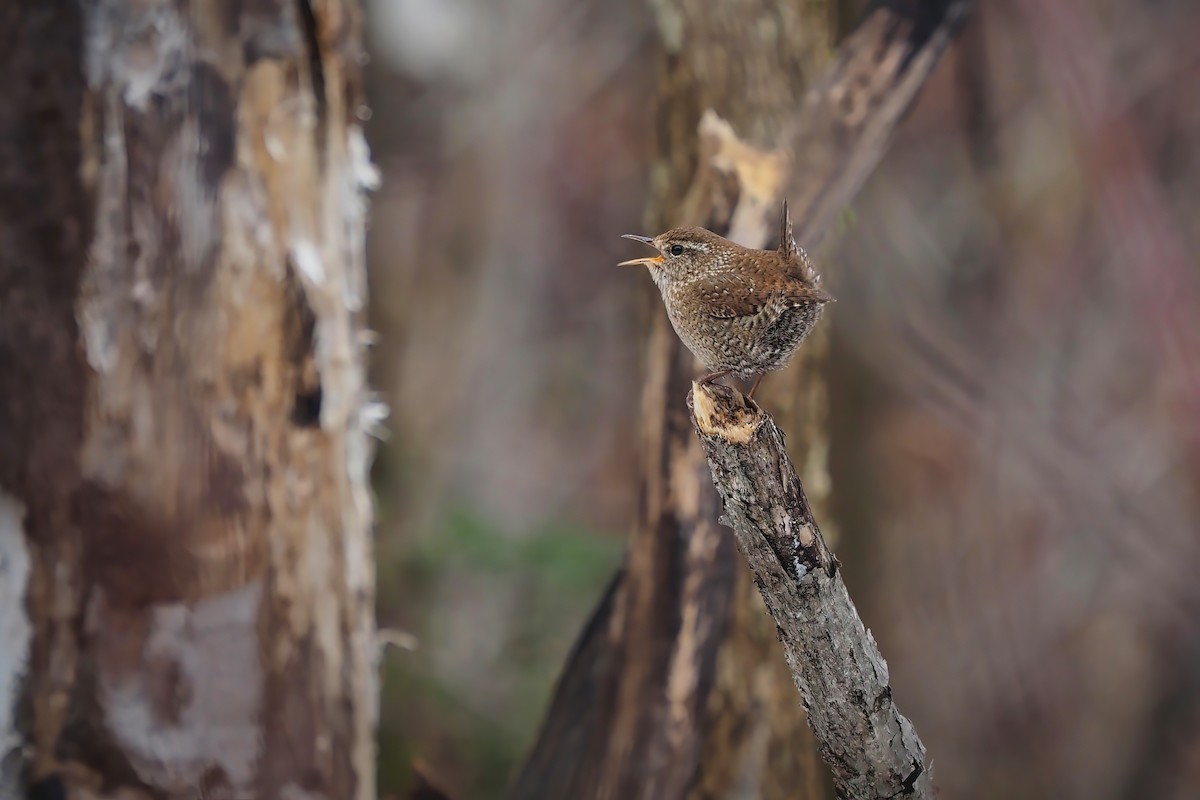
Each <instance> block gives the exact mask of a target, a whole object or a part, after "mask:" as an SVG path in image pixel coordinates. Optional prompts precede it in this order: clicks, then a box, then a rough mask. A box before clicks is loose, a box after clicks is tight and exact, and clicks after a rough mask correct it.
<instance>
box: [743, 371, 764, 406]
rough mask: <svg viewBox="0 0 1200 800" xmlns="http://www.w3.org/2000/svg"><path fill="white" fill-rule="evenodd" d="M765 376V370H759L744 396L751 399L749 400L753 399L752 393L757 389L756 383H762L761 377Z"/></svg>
mask: <svg viewBox="0 0 1200 800" xmlns="http://www.w3.org/2000/svg"><path fill="white" fill-rule="evenodd" d="M765 377H767V373H765V372H760V373H759V374H758V377H757V378H755V379H754V385H753V386H751V387H750V391H749V392H747V393H746V397H747V398H749V399H751V400H753V399H754V393H755V392H756V391H758V385H759V384H760V383H762V379H763V378H765Z"/></svg>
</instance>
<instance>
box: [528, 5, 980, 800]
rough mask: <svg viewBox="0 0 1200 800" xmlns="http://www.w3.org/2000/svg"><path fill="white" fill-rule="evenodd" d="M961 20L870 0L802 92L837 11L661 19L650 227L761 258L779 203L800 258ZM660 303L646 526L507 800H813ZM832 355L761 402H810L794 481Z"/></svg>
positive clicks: (811, 761) (799, 434) (799, 738)
mask: <svg viewBox="0 0 1200 800" xmlns="http://www.w3.org/2000/svg"><path fill="white" fill-rule="evenodd" d="M969 5H970V3H969V2H966V1H965V0H963V1H961V2H946V1H944V0H943V1H934V2H924V3H922V2H908V3H895V2H890V3H878V4H876V5H875V6H873V7H872V9H871V10H870V11H869V12H868V14H867V16H866V18H865V19H864V21H863V23H862V24H861V25H860V27H859V28H858V30H857V31H856V32H855V33H853V34H852V35H851V36H850V37H849V38H848V39H847V41H846V42H845V43H844V44H843V45H842V48H841V50H840V51H839V52H838V53H837V54H836V55H835V57H834V58H833V60H832V62H831V66H830V67H829V68H828V70H827V71H826V72H825V73H824V75H823V76H821V77H820V78H819V79H818V80H816V81H813V82H812V84H811V88H810V89H809V90H808V91H807V93H806V92H805V85H806V80H805V77H806V76H807V75H811V74H812V72H813V70H814V67H815V66H816V65H817V64H819V63H820V62H821V61H823V60H824V52H823V51H824V49H826V48H827V46H828V38H829V34H828V30H829V29H828V27H827V26H828V24H832V22H833V18H832V16H830V17H829V18H828V20H826V21H825V22H824V23H818V24H817V25H814V23H813V19H814V16H816V15H814V14H813V13H812V11H813V8H814V7H813V6H810V5H809V4H805V3H801V2H797V1H796V0H737V1H733V0H731V1H730V2H724V3H720V4H711V3H702V2H688V1H687V0H682V1H676V2H668V1H666V0H663V1H662V2H656V3H654V4H653V7H654V9H655V12H656V15H657V21H658V26H659V33H660V37H661V40H662V46H663V51H664V52H663V55H662V57H661V62H660V63H661V68H660V87H661V89H660V95H661V97H660V108H659V114H658V117H659V124H658V129H659V133H660V145H659V146H660V156H661V162H660V164H658V165H657V167H656V170H655V176H656V179H657V197H656V199H655V201H654V202H653V203H652V209H651V211H650V213H649V214H648V215H647V217H648V219H647V223H648V224H647V231H648V232H657V231H659V230H662V229H664V228H666V227H669V226H671V225H675V224H699V225H704V226H705V227H708V228H710V229H711V230H714V231H717V232H721V233H725V234H727V235H729V236H730V238H733V239H735V240H737V241H739V242H741V243H743V244H746V245H749V246H759V247H761V246H765V245H767V244H769V241H768V237H769V235H770V232H772V231H774V230H775V229H776V225H777V222H778V216H777V215H778V213H779V204H780V200H781V199H782V197H783V196H784V195H785V194H786V195H787V196H788V198H789V200H790V202H791V203H792V208H793V213H794V215H795V219H796V220H797V221H798V222H799V225H798V226H797V228H796V233H797V237H798V239H799V241H800V242H801V243H802V244H803V245H805V246H808V247H811V246H812V245H813V244H814V243H815V242H816V241H818V240H819V239H820V238H821V236H822V235H823V234H825V233H826V232H827V231H828V230H829V228H830V227H831V225H832V222H833V219H834V215H835V214H836V212H837V211H838V210H839V209H840V208H841V207H842V205H844V203H846V202H847V201H848V200H849V198H850V197H851V195H852V194H853V192H854V190H855V189H856V188H857V187H858V186H859V185H861V183H862V181H863V180H865V178H866V176H867V175H868V174H869V173H870V170H871V169H872V167H873V166H874V164H875V163H876V162H877V160H878V158H879V157H880V155H881V154H882V152H883V149H884V147H885V145H886V142H887V139H888V135H889V133H890V131H891V130H892V129H893V128H894V126H895V125H896V124H897V122H898V121H899V118H900V115H901V114H902V113H903V111H904V110H905V109H906V108H907V107H908V105H909V103H910V102H911V100H912V98H913V97H914V95H915V93H916V92H917V90H918V89H919V88H920V86H921V84H922V83H923V81H924V80H925V78H926V77H927V76H928V74H929V71H930V70H931V69H932V66H933V65H934V63H936V61H937V59H938V57H939V56H940V54H941V53H942V52H943V51H944V49H945V46H946V43H947V40H948V38H949V36H950V33H951V31H952V30H953V29H954V27H955V26H956V25H957V23H958V22H959V20H960V18H961V16H962V15H963V13H964V12H965V10H966V8H967V7H968V6H969ZM710 111H711V112H715V113H711V114H706V112H710ZM702 116H703V118H704V122H703V123H702V122H701V119H702ZM698 126H699V128H700V132H701V135H700V136H697V128H698ZM653 303H654V307H655V312H654V319H653V323H652V325H651V334H650V343H649V348H648V353H649V355H648V364H647V373H648V378H647V382H646V390H645V394H644V396H643V413H644V423H643V425H644V429H643V435H642V439H643V447H644V453H645V461H644V463H643V465H642V485H641V490H640V514H639V517H640V518H639V522H638V525H637V528H636V529H635V531H634V534H633V537H632V540H631V544H630V550H629V554H628V556H627V559H626V563H625V566H624V568H623V570H622V572H621V573H620V575H618V577H617V578H616V579H615V581H614V584H613V586H612V587H611V589H610V591H609V592H608V593H607V594H606V597H605V599H604V601H603V603H602V604H601V606H600V607H599V608H598V609H597V611H596V612H595V614H594V616H593V618H592V620H591V621H590V622H589V623H588V625H587V627H586V628H585V629H584V631H583V633H582V634H581V638H580V641H579V643H578V644H577V646H576V650H575V652H574V653H573V654H572V656H571V658H570V659H569V661H568V663H567V665H566V667H565V668H564V672H563V676H562V678H561V679H560V684H559V686H558V689H557V691H556V694H555V697H554V698H553V700H552V702H551V707H550V710H549V712H548V714H547V718H546V721H545V723H544V727H543V729H542V732H541V734H540V736H539V738H538V741H537V742H536V744H535V746H534V748H533V750H532V752H531V754H530V757H529V760H528V761H527V763H526V764H525V766H524V768H523V770H522V771H521V773H520V775H519V776H518V778H517V781H516V783H515V785H514V789H513V796H514V797H518V798H541V797H580V798H589V797H596V798H609V797H612V798H616V797H620V798H636V797H646V798H651V797H652V798H673V797H695V798H700V797H704V798H726V797H764V798H772V797H788V798H798V797H800V798H803V797H817V796H820V795H821V794H822V791H821V770H820V767H819V765H818V764H817V760H816V757H815V748H814V747H812V746H811V744H810V742H811V738H810V734H809V733H808V729H807V727H806V725H805V724H804V718H803V715H802V713H801V708H800V704H799V703H797V702H795V700H796V696H795V693H794V688H793V687H792V685H791V678H790V675H789V673H788V671H787V670H786V669H785V668H784V661H783V659H782V658H780V657H779V653H778V645H777V644H775V640H774V630H773V626H772V625H770V624H769V617H767V616H766V615H765V614H762V613H761V602H760V601H759V599H758V598H757V595H756V593H755V591H754V589H753V586H752V584H751V583H750V581H749V574H748V572H747V570H746V569H745V567H744V566H743V565H742V564H741V563H740V559H737V558H736V556H735V554H734V552H733V543H732V541H731V537H730V536H729V535H728V534H727V533H725V532H723V531H721V530H720V529H719V528H718V526H717V524H716V518H717V516H718V508H719V500H718V498H717V495H716V492H715V491H714V489H713V487H712V483H711V479H710V472H709V470H708V468H707V465H706V464H705V462H704V457H703V453H702V452H701V450H700V447H699V443H698V442H697V440H696V438H695V436H694V434H693V431H692V426H691V424H690V421H689V420H688V418H687V415H686V414H685V413H684V407H683V402H682V400H683V398H684V397H685V396H686V393H687V390H688V387H689V386H690V384H691V380H692V378H693V377H694V376H695V375H696V374H698V373H697V369H698V367H697V365H696V364H695V362H694V360H693V359H692V357H691V355H690V354H688V353H687V352H686V350H684V349H683V348H682V347H681V346H680V345H679V343H678V340H677V339H676V337H675V335H674V333H673V332H672V331H671V329H670V325H669V323H668V322H667V320H666V317H665V315H664V314H663V313H662V312H661V309H660V308H659V304H658V301H657V298H655V300H654V301H653ZM824 351H825V348H824V343H823V335H822V334H820V333H818V335H817V337H816V339H815V340H814V341H811V342H809V343H807V344H806V347H805V349H804V352H803V353H802V355H801V357H800V358H798V359H796V363H794V364H793V366H792V367H791V368H790V369H789V373H790V376H791V377H785V376H772V378H771V379H770V380H769V381H768V382H767V384H765V386H764V388H766V389H767V392H768V394H767V400H768V402H769V401H770V399H771V397H772V396H773V394H772V393H773V392H782V387H784V386H796V385H797V384H799V385H801V386H803V387H804V390H803V392H802V393H801V394H800V395H799V398H800V399H797V400H794V401H791V402H790V403H789V410H790V411H791V413H792V414H793V416H794V417H795V419H796V420H798V421H800V422H801V424H799V425H798V426H797V430H796V432H795V434H794V435H795V438H796V440H798V441H799V444H800V447H801V448H802V449H804V450H805V451H806V452H805V456H804V458H803V459H802V460H801V463H803V464H804V465H805V468H804V470H803V473H804V477H805V479H806V480H810V475H814V474H815V475H818V476H824V475H825V471H826V465H825V459H826V455H825V454H826V453H827V452H828V446H827V443H826V441H825V440H824V434H823V433H821V430H822V427H823V426H822V423H823V420H824V416H825V405H824V400H823V395H824V392H823V382H822V381H821V378H820V367H821V364H822V362H823V358H824ZM773 381H774V382H777V385H778V386H780V387H781V388H777V389H774V390H772V389H771V388H770V387H771V382H773ZM812 482H813V483H819V481H815V480H814V481H812ZM825 484H827V480H826V481H825Z"/></svg>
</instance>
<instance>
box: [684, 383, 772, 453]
mask: <svg viewBox="0 0 1200 800" xmlns="http://www.w3.org/2000/svg"><path fill="white" fill-rule="evenodd" d="M722 390H724V391H733V390H730V389H729V387H714V386H713V385H711V384H704V383H700V382H699V381H692V413H693V414H694V415H695V417H696V427H698V428H699V429H700V432H701V433H703V434H704V435H705V436H719V437H721V438H722V439H724V440H725V441H727V442H729V443H731V444H746V443H748V442H749V441H750V440H751V439H753V438H754V434H755V433H757V432H758V429H759V428H760V427H761V426H762V423H763V420H764V419H766V415H765V414H763V412H762V410H761V409H760V408H759V407H758V406H757V405H755V404H754V402H753V401H749V405H747V400H746V398H745V396H743V395H742V394H741V393H740V392H735V395H736V396H735V397H731V398H729V399H725V398H721V397H718V396H717V392H719V391H722Z"/></svg>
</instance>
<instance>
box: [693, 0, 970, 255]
mask: <svg viewBox="0 0 1200 800" xmlns="http://www.w3.org/2000/svg"><path fill="white" fill-rule="evenodd" d="M973 5H974V0H925V2H921V1H920V0H910V1H909V2H877V3H875V4H874V5H873V6H872V7H871V9H870V10H869V11H868V12H867V14H866V16H865V17H864V18H863V20H862V22H861V23H860V25H859V26H858V28H857V29H855V31H854V32H853V33H852V34H851V35H850V36H849V37H848V38H847V39H846V40H845V41H844V42H843V43H842V44H841V46H840V47H839V48H838V52H837V54H836V56H835V58H834V62H833V65H832V66H831V67H830V68H829V70H828V71H827V72H826V73H825V74H824V75H823V76H822V77H821V79H820V80H819V81H817V82H816V83H815V84H814V85H813V86H812V88H811V89H809V91H808V92H807V93H806V94H805V97H804V100H803V102H802V104H801V107H800V110H799V111H798V112H797V113H796V114H795V116H794V117H793V118H792V119H791V121H790V122H789V123H788V124H786V125H785V126H784V128H783V130H782V132H781V135H780V137H779V139H778V143H777V147H778V149H777V150H774V151H770V152H769V153H764V154H761V155H763V156H769V157H773V158H774V159H776V160H778V159H783V160H784V165H782V168H780V169H778V170H775V171H769V170H765V169H764V170H756V171H753V172H747V171H745V170H740V171H738V170H735V169H734V165H735V162H732V161H730V160H728V159H726V158H724V157H723V153H725V152H727V151H728V150H729V148H728V146H726V147H725V148H721V147H720V146H719V145H717V146H716V149H712V146H710V148H709V150H708V152H707V155H708V156H709V158H707V159H702V161H701V164H700V168H699V170H698V172H697V175H696V180H695V182H694V183H693V185H692V187H691V188H690V190H689V191H688V196H687V199H686V200H685V201H684V207H683V209H682V211H683V216H684V217H685V218H690V219H708V218H710V217H711V216H712V214H711V212H710V211H709V208H708V207H709V206H712V205H714V203H713V192H714V190H716V191H719V186H720V185H721V184H720V183H719V182H714V180H713V179H714V178H715V177H717V174H728V173H730V172H734V171H736V172H737V173H738V177H739V183H740V184H741V185H740V186H739V191H740V195H739V197H738V200H737V207H736V208H735V209H734V210H733V214H732V219H731V221H730V224H729V229H730V230H729V235H730V238H733V239H735V240H736V241H738V242H740V243H741V244H743V245H746V246H748V247H762V246H765V245H766V244H767V243H768V237H769V236H770V235H771V233H773V232H774V231H775V227H776V222H777V214H778V213H779V200H780V198H781V197H782V196H786V197H787V199H788V202H789V203H790V206H791V209H792V217H793V220H794V223H795V225H794V229H795V234H796V239H797V241H799V242H800V243H801V244H802V245H804V246H805V247H806V248H808V249H810V250H812V249H815V248H816V246H817V244H818V243H819V242H820V241H821V239H822V238H824V236H825V235H826V234H827V233H828V232H829V231H830V229H831V228H832V227H833V223H834V221H835V219H836V215H837V214H838V213H840V212H841V211H842V209H844V208H845V207H846V206H847V205H848V204H849V202H850V200H851V199H852V198H853V197H854V195H855V193H856V192H857V191H858V189H859V187H861V186H862V184H863V183H864V182H865V181H866V179H867V177H868V176H869V175H870V174H871V172H872V171H873V170H874V169H875V165H876V164H878V163H879V159H880V158H882V157H883V154H884V152H885V151H886V149H887V146H888V144H889V141H890V139H891V134H892V132H893V131H894V130H895V128H896V126H897V125H898V124H899V122H900V120H901V119H902V118H903V116H904V114H905V112H906V111H907V110H908V108H909V106H910V105H911V104H912V101H913V99H914V98H915V97H916V95H917V92H919V91H920V89H921V87H922V86H924V85H925V81H926V80H927V79H928V78H929V74H930V73H931V72H932V71H933V68H934V66H936V65H937V63H938V61H939V59H940V58H941V56H942V53H943V52H945V50H946V47H947V46H949V44H950V41H951V39H952V38H953V36H954V33H955V32H956V31H957V30H958V28H959V26H960V25H961V24H962V23H963V21H964V20H965V19H966V16H967V12H969V11H970V9H971V7H972V6H973ZM730 132H731V131H730ZM723 135H724V134H722V133H721V132H720V131H719V130H718V129H717V128H716V127H714V124H713V120H712V118H711V113H710V114H709V115H706V117H705V118H704V119H702V120H701V123H700V136H701V138H702V139H705V138H706V137H707V138H709V139H712V138H713V137H714V136H715V137H717V138H718V139H720V138H722V136H723ZM748 175H750V176H755V177H757V178H758V180H751V181H750V182H749V183H748V182H747V181H746V180H745V178H746V177H747V176H748ZM715 205H716V206H717V207H718V208H719V207H720V205H721V203H720V202H719V201H718V202H717V203H715Z"/></svg>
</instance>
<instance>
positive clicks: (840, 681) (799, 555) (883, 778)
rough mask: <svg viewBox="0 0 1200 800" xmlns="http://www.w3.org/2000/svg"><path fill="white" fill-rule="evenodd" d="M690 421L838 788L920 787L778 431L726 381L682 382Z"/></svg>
mask: <svg viewBox="0 0 1200 800" xmlns="http://www.w3.org/2000/svg"><path fill="white" fill-rule="evenodd" d="M688 407H689V408H690V409H691V411H692V421H693V424H694V425H695V427H696V431H697V433H698V434H699V436H700V442H701V444H702V445H703V448H704V454H705V455H706V456H707V458H708V463H709V466H710V467H711V468H712V474H713V483H714V484H716V487H717V491H719V492H720V494H721V497H722V499H723V500H724V501H725V513H726V517H725V519H724V520H723V521H724V522H725V524H727V525H730V526H731V527H732V528H733V530H734V533H735V534H736V536H737V541H738V547H739V548H740V549H741V551H742V555H744V556H745V557H746V561H747V562H748V563H749V564H750V568H751V569H752V570H753V571H754V576H755V583H756V584H758V588H759V591H760V592H761V593H762V597H763V601H764V602H765V603H766V606H767V610H768V611H770V612H771V616H773V617H774V618H775V622H776V624H777V625H778V630H779V639H780V641H781V642H782V643H783V650H784V654H785V656H786V658H787V663H788V667H789V668H790V669H791V671H792V678H793V679H794V680H795V683H796V688H797V689H799V690H800V693H801V694H802V695H803V696H804V707H805V709H806V710H807V712H808V720H809V724H810V725H811V726H812V729H813V733H814V734H816V737H817V741H818V744H819V746H820V750H821V755H822V757H823V758H824V759H825V762H826V763H827V764H828V765H829V767H830V768H831V770H832V772H833V780H834V783H835V785H836V786H837V792H838V796H839V797H848V798H881V797H896V796H899V795H902V794H904V795H912V796H914V797H932V796H933V790H932V781H931V779H930V775H929V772H928V770H927V768H926V765H925V747H924V746H923V745H922V744H921V740H920V739H919V738H918V737H917V733H916V730H914V728H913V726H912V723H910V722H909V721H908V719H906V718H905V717H904V716H903V715H902V714H901V713H900V711H899V709H897V708H896V704H895V703H894V702H893V701H892V689H891V686H890V685H889V684H888V670H887V664H886V663H885V662H884V660H883V656H881V655H880V654H879V649H878V648H877V647H876V646H875V640H874V638H872V636H871V634H870V633H869V632H868V631H867V629H866V628H865V627H864V626H863V623H862V620H861V619H859V616H858V611H857V610H856V609H855V607H854V603H853V602H852V601H851V600H850V595H849V594H848V593H847V591H846V585H845V583H843V581H842V577H841V574H840V572H839V570H838V561H837V558H836V557H835V556H834V555H833V554H832V553H830V552H829V550H828V549H827V548H826V546H825V541H824V539H823V538H822V537H821V531H820V529H819V528H818V527H817V523H816V520H814V519H813V515H812V511H811V509H810V508H809V506H808V500H807V499H806V498H805V496H804V488H803V487H802V486H801V485H800V478H799V477H798V476H797V475H796V468H795V466H793V464H792V461H791V459H790V458H788V455H787V450H786V448H785V446H784V442H783V433H782V432H781V431H780V430H779V428H778V427H776V425H775V423H774V421H773V420H772V419H771V418H770V417H769V416H768V415H767V414H766V413H764V412H763V411H762V410H761V409H760V408H759V407H758V406H757V405H756V404H755V403H754V402H753V401H749V400H747V399H746V398H744V397H743V396H742V395H741V393H739V392H738V391H736V390H734V389H731V388H729V387H726V386H710V385H701V384H693V385H692V393H691V394H690V395H689V396H688Z"/></svg>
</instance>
